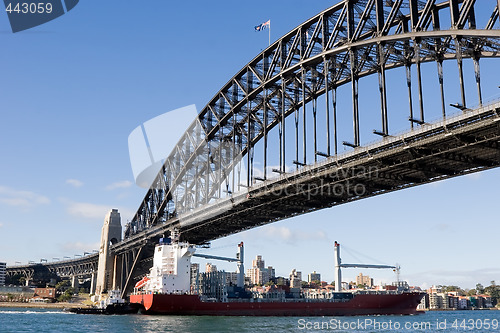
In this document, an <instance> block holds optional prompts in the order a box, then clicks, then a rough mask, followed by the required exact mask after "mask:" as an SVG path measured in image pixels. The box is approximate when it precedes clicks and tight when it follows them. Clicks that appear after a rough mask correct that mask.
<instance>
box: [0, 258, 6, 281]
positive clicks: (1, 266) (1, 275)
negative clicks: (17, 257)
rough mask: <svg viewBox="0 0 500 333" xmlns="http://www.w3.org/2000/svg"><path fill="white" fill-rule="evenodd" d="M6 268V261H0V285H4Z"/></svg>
mask: <svg viewBox="0 0 500 333" xmlns="http://www.w3.org/2000/svg"><path fill="white" fill-rule="evenodd" d="M6 268H7V263H5V262H0V286H4V285H5V274H6Z"/></svg>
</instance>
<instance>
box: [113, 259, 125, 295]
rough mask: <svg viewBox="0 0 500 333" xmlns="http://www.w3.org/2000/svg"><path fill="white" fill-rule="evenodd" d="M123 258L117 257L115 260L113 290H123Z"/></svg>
mask: <svg viewBox="0 0 500 333" xmlns="http://www.w3.org/2000/svg"><path fill="white" fill-rule="evenodd" d="M122 266H123V265H122V257H121V256H115V258H114V260H113V289H121V288H122Z"/></svg>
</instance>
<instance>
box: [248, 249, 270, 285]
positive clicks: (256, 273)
mask: <svg viewBox="0 0 500 333" xmlns="http://www.w3.org/2000/svg"><path fill="white" fill-rule="evenodd" d="M264 267H265V261H264V260H262V256H257V258H256V259H254V260H252V268H249V269H247V277H248V278H249V279H250V282H251V283H252V284H261V285H264V284H266V283H268V282H269V280H270V279H271V278H272V277H273V276H274V275H275V273H274V272H275V271H274V269H273V268H272V267H271V266H269V267H268V268H264Z"/></svg>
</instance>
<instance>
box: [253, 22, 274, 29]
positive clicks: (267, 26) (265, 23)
mask: <svg viewBox="0 0 500 333" xmlns="http://www.w3.org/2000/svg"><path fill="white" fill-rule="evenodd" d="M266 28H271V20H268V21H267V22H264V23H262V24H259V25H256V26H255V31H262V30H264V29H266Z"/></svg>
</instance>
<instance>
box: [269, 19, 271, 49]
mask: <svg viewBox="0 0 500 333" xmlns="http://www.w3.org/2000/svg"><path fill="white" fill-rule="evenodd" d="M269 46H271V20H269Z"/></svg>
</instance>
